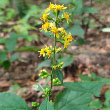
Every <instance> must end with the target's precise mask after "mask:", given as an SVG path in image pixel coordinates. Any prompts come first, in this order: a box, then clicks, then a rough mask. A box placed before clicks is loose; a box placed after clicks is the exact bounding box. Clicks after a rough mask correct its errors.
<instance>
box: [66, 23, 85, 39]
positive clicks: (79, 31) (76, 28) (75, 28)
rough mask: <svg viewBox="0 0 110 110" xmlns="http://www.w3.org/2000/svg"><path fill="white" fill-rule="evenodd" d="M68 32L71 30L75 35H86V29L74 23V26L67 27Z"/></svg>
mask: <svg viewBox="0 0 110 110" xmlns="http://www.w3.org/2000/svg"><path fill="white" fill-rule="evenodd" d="M67 32H71V34H72V35H73V36H78V37H81V38H83V36H84V30H83V29H82V27H81V26H80V25H74V26H73V27H71V28H69V29H67Z"/></svg>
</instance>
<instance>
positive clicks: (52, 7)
mask: <svg viewBox="0 0 110 110" xmlns="http://www.w3.org/2000/svg"><path fill="white" fill-rule="evenodd" d="M54 8H55V5H54V4H51V2H50V5H49V10H53V9H54Z"/></svg>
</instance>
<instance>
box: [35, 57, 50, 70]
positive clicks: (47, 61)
mask: <svg viewBox="0 0 110 110" xmlns="http://www.w3.org/2000/svg"><path fill="white" fill-rule="evenodd" d="M50 66H51V61H50V60H49V59H47V60H45V61H43V62H41V63H40V64H39V65H38V67H37V68H36V70H35V71H37V70H39V69H41V68H43V67H50Z"/></svg>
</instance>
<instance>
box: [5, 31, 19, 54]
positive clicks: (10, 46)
mask: <svg viewBox="0 0 110 110" xmlns="http://www.w3.org/2000/svg"><path fill="white" fill-rule="evenodd" d="M17 38H18V35H17V34H15V33H11V34H10V38H9V39H7V40H6V42H5V46H6V48H7V50H8V52H12V51H13V50H15V48H16V43H17Z"/></svg>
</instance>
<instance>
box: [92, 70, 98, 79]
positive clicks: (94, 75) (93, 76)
mask: <svg viewBox="0 0 110 110" xmlns="http://www.w3.org/2000/svg"><path fill="white" fill-rule="evenodd" d="M91 78H92V80H96V79H97V76H96V74H95V73H94V72H91Z"/></svg>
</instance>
